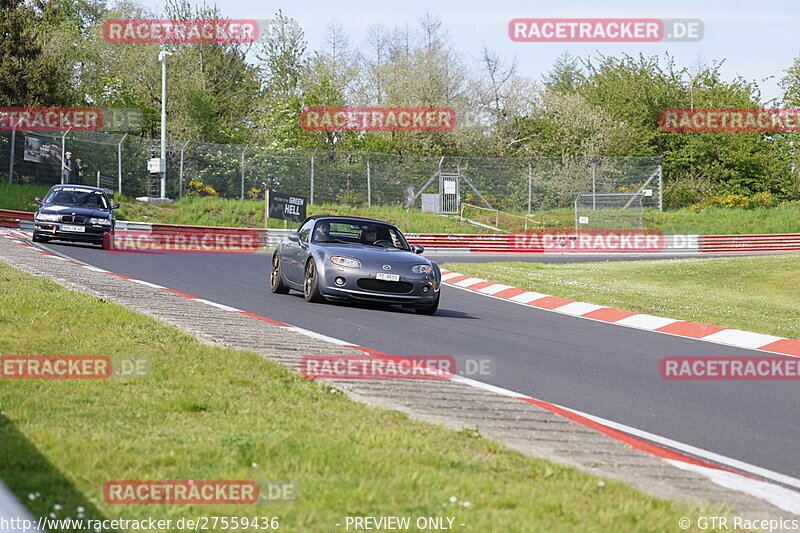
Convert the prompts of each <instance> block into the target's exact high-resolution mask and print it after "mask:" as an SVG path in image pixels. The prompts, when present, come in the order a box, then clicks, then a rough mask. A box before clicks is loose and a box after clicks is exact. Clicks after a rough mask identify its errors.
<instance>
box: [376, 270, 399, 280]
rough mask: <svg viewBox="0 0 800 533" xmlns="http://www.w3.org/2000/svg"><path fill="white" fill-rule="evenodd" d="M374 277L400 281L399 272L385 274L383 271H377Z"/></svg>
mask: <svg viewBox="0 0 800 533" xmlns="http://www.w3.org/2000/svg"><path fill="white" fill-rule="evenodd" d="M375 278H376V279H382V280H383V281H400V274H385V273H383V272H378V273H377V274H375Z"/></svg>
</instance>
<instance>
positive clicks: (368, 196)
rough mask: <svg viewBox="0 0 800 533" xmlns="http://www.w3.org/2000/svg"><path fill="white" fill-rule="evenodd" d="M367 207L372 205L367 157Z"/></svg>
mask: <svg viewBox="0 0 800 533" xmlns="http://www.w3.org/2000/svg"><path fill="white" fill-rule="evenodd" d="M367 207H372V179H371V177H370V172H369V157H368V158H367Z"/></svg>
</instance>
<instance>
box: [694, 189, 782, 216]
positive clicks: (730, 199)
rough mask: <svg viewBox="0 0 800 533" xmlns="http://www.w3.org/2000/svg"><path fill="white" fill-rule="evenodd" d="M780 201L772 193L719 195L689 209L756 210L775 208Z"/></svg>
mask: <svg viewBox="0 0 800 533" xmlns="http://www.w3.org/2000/svg"><path fill="white" fill-rule="evenodd" d="M776 205H778V200H777V198H775V196H773V195H772V193H770V192H757V193H755V194H753V195H752V196H745V195H744V194H718V195H714V196H711V197H709V198H706V199H704V200H703V201H702V202H698V203H696V204H694V205H692V206H691V207H690V208H689V209H691V210H692V211H700V210H702V209H708V208H710V207H726V208H739V209H754V208H757V207H774V206H776Z"/></svg>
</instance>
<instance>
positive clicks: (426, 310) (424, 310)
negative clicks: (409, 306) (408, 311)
mask: <svg viewBox="0 0 800 533" xmlns="http://www.w3.org/2000/svg"><path fill="white" fill-rule="evenodd" d="M440 294H441V292H440V293H439V294H437V295H436V299H435V300H434V301H433V303H432V304H430V305H426V306H424V307H415V308H414V311H416V312H417V314H420V315H432V314H435V313H436V311H437V309H439V295H440Z"/></svg>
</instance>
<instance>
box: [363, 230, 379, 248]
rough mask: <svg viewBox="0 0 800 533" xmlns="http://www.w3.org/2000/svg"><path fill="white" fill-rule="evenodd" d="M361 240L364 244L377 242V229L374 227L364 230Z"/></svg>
mask: <svg viewBox="0 0 800 533" xmlns="http://www.w3.org/2000/svg"><path fill="white" fill-rule="evenodd" d="M363 239H364V243H365V244H375V241H376V240H378V229H377V228H375V227H374V226H368V227H367V228H366V229H364V236H363Z"/></svg>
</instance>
